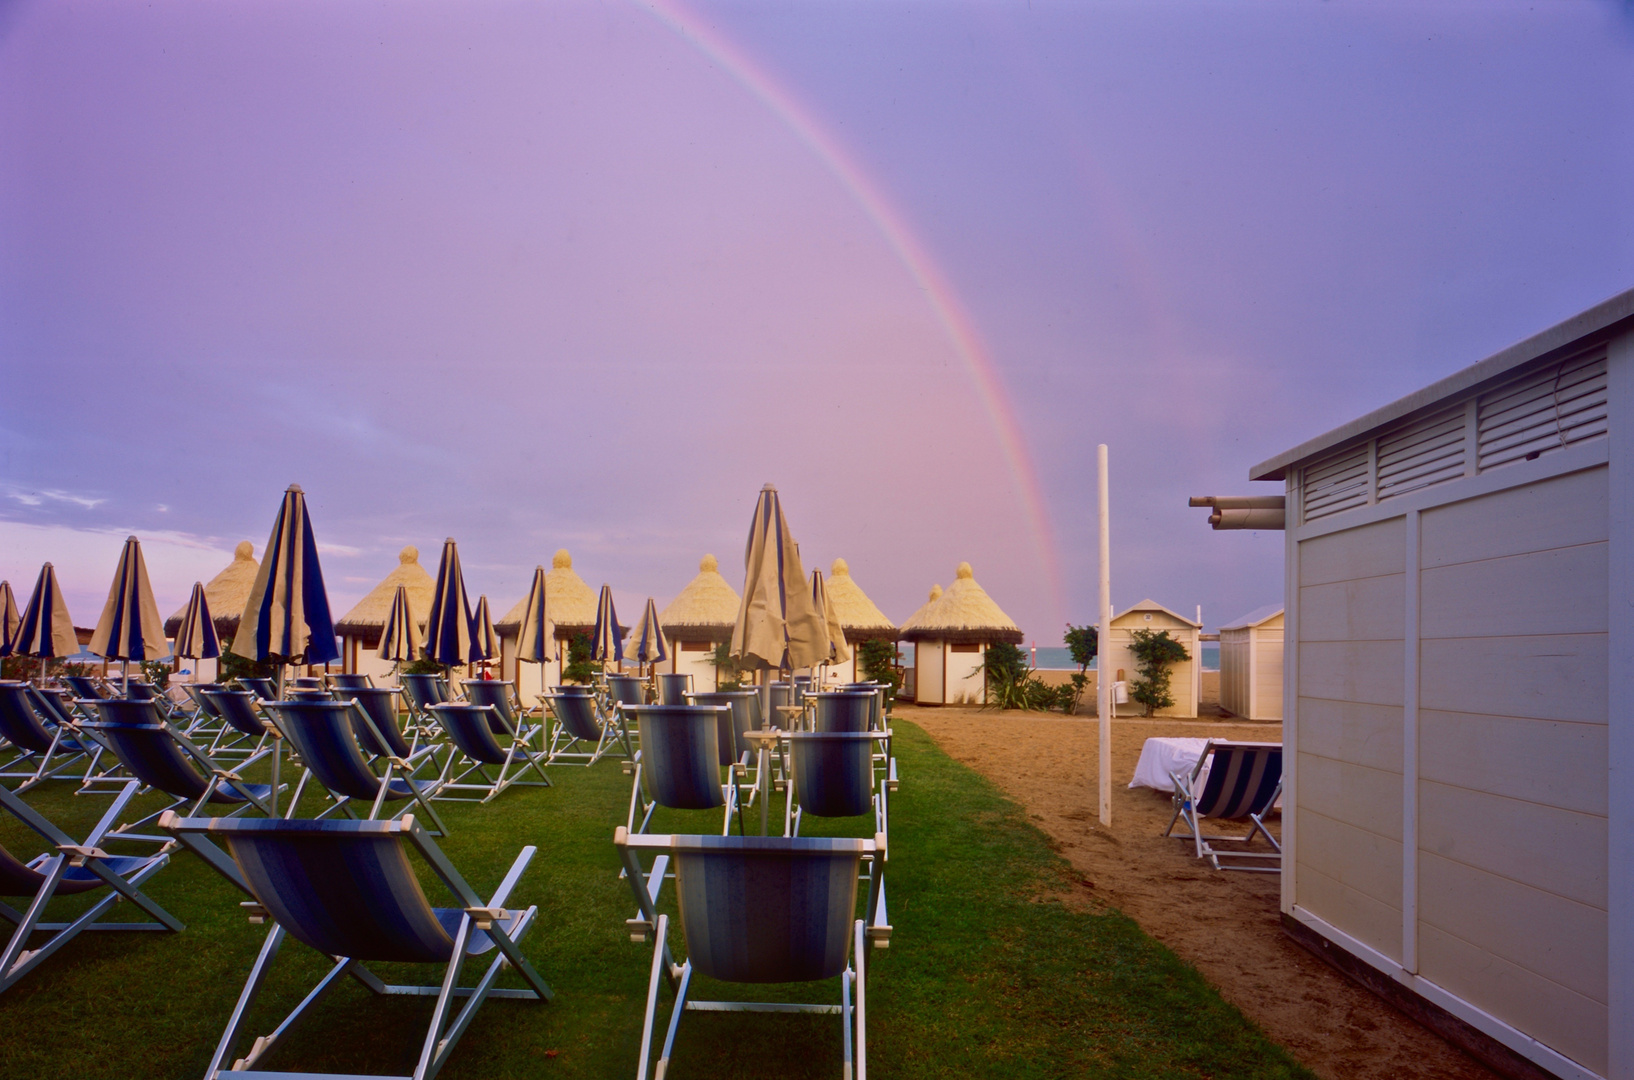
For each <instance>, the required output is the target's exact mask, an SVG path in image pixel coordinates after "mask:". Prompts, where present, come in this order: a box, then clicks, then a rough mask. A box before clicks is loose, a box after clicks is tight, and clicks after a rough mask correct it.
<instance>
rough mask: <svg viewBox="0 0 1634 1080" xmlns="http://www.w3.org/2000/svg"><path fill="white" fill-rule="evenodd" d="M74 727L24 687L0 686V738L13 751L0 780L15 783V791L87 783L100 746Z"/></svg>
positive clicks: (44, 699)
mask: <svg viewBox="0 0 1634 1080" xmlns="http://www.w3.org/2000/svg"><path fill="white" fill-rule="evenodd" d="M48 721H49V725H48V723H47V722H48ZM75 723H77V721H73V720H72V719H70V718H69V717H68V716H67V714H66V713H65V712H61V711H58V710H56V709H53V708H52V707H51V704H50V701H49V699H48V698H47V697H46V695H44V694H42V693H41V692H40V691H38V690H36V689H35V688H34V687H32V686H30V685H29V684H28V683H26V682H0V738H4V739H5V740H6V742H8V743H10V744H11V749H12V750H14V751H15V752H16V755H15V756H14V757H13V758H12V759H11V760H10V761H8V762H7V763H6V765H5V769H4V771H0V779H7V780H21V781H22V783H21V784H19V785H18V786H17V787H16V789H15V790H16V791H19V792H22V791H27V790H28V789H29V788H31V787H34V786H35V785H36V784H42V783H44V782H45V781H47V780H50V779H53V778H56V779H62V780H78V781H80V782H81V784H82V785H83V784H85V783H88V782H90V781H91V780H92V779H94V778H95V777H96V775H97V774H96V765H97V759H98V758H99V757H100V756H101V753H102V745H101V744H100V743H98V742H97V741H95V740H94V739H91V738H88V737H86V736H84V735H82V734H80V732H78V731H76V730H75V727H74V725H75ZM76 765H77V766H78V769H77V770H76V771H69V770H70V769H72V768H73V767H74V766H76Z"/></svg>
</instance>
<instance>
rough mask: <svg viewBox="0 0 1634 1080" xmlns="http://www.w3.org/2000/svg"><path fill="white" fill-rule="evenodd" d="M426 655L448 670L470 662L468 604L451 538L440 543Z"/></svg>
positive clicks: (458, 559)
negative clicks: (441, 547)
mask: <svg viewBox="0 0 1634 1080" xmlns="http://www.w3.org/2000/svg"><path fill="white" fill-rule="evenodd" d="M425 655H426V659H427V660H433V661H435V662H437V663H439V664H443V665H445V666H448V667H452V666H454V665H457V664H469V663H470V662H471V660H472V655H471V601H470V599H469V598H467V597H466V595H465V575H464V574H463V573H461V571H460V549H459V548H458V547H457V546H455V544H454V538H453V537H452V536H450V537H449V538H448V539H447V540H444V541H443V557H442V561H441V562H439V563H438V564H437V587H436V589H435V590H434V591H433V592H432V594H431V614H430V615H428V616H427V617H426V641H425Z"/></svg>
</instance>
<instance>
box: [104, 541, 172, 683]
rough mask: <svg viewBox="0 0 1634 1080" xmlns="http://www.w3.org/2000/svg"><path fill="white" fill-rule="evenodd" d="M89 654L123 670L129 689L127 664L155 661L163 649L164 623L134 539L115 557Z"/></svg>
mask: <svg viewBox="0 0 1634 1080" xmlns="http://www.w3.org/2000/svg"><path fill="white" fill-rule="evenodd" d="M90 651H91V652H94V653H96V654H97V655H98V656H101V657H105V658H107V659H109V660H119V661H122V662H123V663H124V666H125V685H126V687H127V688H128V687H129V685H130V662H131V661H132V660H135V661H137V662H138V663H140V662H141V661H143V660H158V659H159V658H160V657H162V656H164V655H165V653H166V652H167V651H169V650H168V649H166V647H165V621H164V620H163V619H162V618H160V617H159V605H158V604H156V603H154V602H153V586H152V585H151V584H149V582H148V567H147V562H146V561H145V560H144V559H143V558H142V544H141V541H139V540H137V539H136V537H134V536H128V537H126V538H125V549H124V550H123V551H122V552H120V553H119V565H118V567H116V568H115V569H114V574H113V584H112V585H110V586H108V602H107V603H105V604H103V605H102V617H101V618H100V619H98V620H97V622H96V630H95V631H94V632H93V633H92V634H91V644H90Z"/></svg>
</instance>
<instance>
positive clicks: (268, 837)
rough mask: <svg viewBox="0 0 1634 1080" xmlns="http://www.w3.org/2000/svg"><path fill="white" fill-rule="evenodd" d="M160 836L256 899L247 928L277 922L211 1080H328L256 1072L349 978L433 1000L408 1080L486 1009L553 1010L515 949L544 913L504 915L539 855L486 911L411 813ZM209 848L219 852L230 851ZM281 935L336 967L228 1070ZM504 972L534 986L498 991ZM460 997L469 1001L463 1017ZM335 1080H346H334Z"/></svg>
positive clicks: (193, 828)
mask: <svg viewBox="0 0 1634 1080" xmlns="http://www.w3.org/2000/svg"><path fill="white" fill-rule="evenodd" d="M160 826H161V827H162V828H163V829H164V830H165V831H166V832H168V833H170V834H171V835H173V836H175V837H176V838H177V839H178V840H180V841H181V842H182V843H183V844H185V845H186V846H187V848H188V849H189V850H190V851H192V852H194V853H195V854H197V855H198V856H199V857H200V858H202V859H203V860H204V861H205V862H206V863H208V864H209V865H210V866H211V867H212V868H214V869H215V870H216V871H217V872H218V873H220V874H221V875H222V876H223V877H225V878H226V879H227V880H228V881H230V882H232V884H233V885H235V886H237V887H238V888H239V889H242V890H243V891H244V892H245V893H247V894H248V895H249V897H250V901H251V902H250V903H249V904H247V905H245V907H246V908H247V909H248V911H249V913H250V921H251V922H254V923H263V922H269V921H270V922H271V923H272V928H271V929H270V930H269V931H268V933H267V939H266V942H265V943H264V944H263V945H262V947H261V952H260V955H258V956H257V957H256V960H255V965H254V966H253V967H252V968H251V969H250V974H249V978H248V979H247V980H245V983H244V989H243V992H242V993H240V994H239V996H238V1004H237V1005H236V1006H235V1007H234V1009H233V1011H232V1014H231V1017H230V1019H229V1020H228V1022H227V1029H226V1030H225V1031H224V1032H223V1033H222V1036H221V1040H220V1042H218V1043H217V1044H216V1050H215V1054H214V1055H213V1056H212V1057H211V1059H210V1066H209V1069H208V1070H207V1071H206V1072H205V1077H206V1080H235V1078H237V1077H240V1076H243V1077H261V1078H263V1080H266V1078H269V1077H274V1076H276V1077H282V1078H284V1080H296V1078H298V1077H303V1076H305V1077H313V1078H314V1080H315V1078H317V1077H319V1076H324V1075H330V1074H321V1073H294V1072H276V1073H269V1072H264V1071H260V1070H259V1069H258V1068H257V1066H258V1065H259V1064H260V1062H261V1061H262V1060H263V1059H265V1058H266V1057H267V1056H268V1055H270V1054H274V1053H276V1052H277V1051H278V1050H279V1048H281V1047H283V1046H284V1045H285V1043H286V1042H287V1041H288V1039H289V1036H290V1034H291V1032H292V1031H293V1030H294V1029H295V1028H296V1026H297V1023H298V1021H299V1020H300V1019H301V1018H302V1017H303V1016H304V1015H306V1013H307V1012H308V1010H310V1009H311V1008H312V1007H313V1006H314V1005H316V1004H317V1002H318V1001H319V1000H321V999H322V998H323V996H324V995H325V994H326V993H327V992H328V991H330V990H331V989H333V988H334V986H335V984H336V983H338V982H339V981H340V980H341V978H342V977H344V976H350V977H351V978H354V979H356V980H357V981H358V982H359V983H361V984H362V985H364V986H365V987H367V988H368V989H370V990H372V991H373V992H374V993H376V994H383V995H401V996H405V997H411V998H413V997H433V998H435V999H436V1004H435V1005H434V1006H433V1007H432V1010H431V1022H430V1025H429V1026H428V1028H427V1031H426V1037H425V1041H424V1042H423V1043H422V1045H421V1049H420V1056H419V1059H418V1062H417V1063H416V1065H415V1068H414V1072H413V1074H412V1076H413V1080H430V1078H431V1077H433V1076H435V1075H436V1074H437V1072H438V1070H440V1069H441V1068H442V1067H443V1065H444V1064H446V1063H447V1061H448V1057H449V1055H450V1054H451V1053H453V1051H454V1047H455V1045H456V1044H457V1043H458V1041H459V1038H460V1036H461V1035H462V1034H464V1032H465V1029H466V1027H467V1026H469V1024H470V1022H471V1020H472V1019H473V1018H474V1017H475V1015H476V1011H477V1009H479V1008H480V1007H481V1006H482V1003H483V1001H485V1000H486V999H488V998H490V997H498V998H517V999H522V1000H526V1001H549V1000H550V999H551V998H552V997H553V996H554V995H553V994H552V992H551V989H550V987H549V986H548V985H546V983H545V981H544V979H542V978H540V976H539V973H538V971H536V970H534V967H533V965H532V964H531V963H529V962H528V959H527V958H526V957H525V956H523V955H522V951H521V949H520V948H519V947H518V942H520V941H521V940H522V938H523V936H524V935H525V934H526V933H527V932H528V930H529V928H530V927H531V926H532V925H533V923H534V921H535V919H536V917H537V915H538V910H539V909H538V908H537V907H529V908H527V909H525V910H520V909H512V908H508V907H507V906H506V905H507V903H508V901H509V899H510V895H511V892H512V891H513V890H514V889H515V887H516V884H517V882H518V881H519V880H521V877H522V873H523V871H525V870H526V869H527V867H528V863H529V862H530V861H531V860H532V859H533V855H534V851H535V849H534V848H533V847H524V848H523V849H522V851H521V854H519V855H518V856H517V857H516V860H515V861H514V862H513V863H512V864H511V868H510V870H509V872H507V873H506V875H505V878H504V880H503V881H501V882H500V884H499V888H497V889H496V890H495V891H494V892H493V894H492V895H490V896H489V897H488V898H487V899H486V900H484V899H483V898H482V897H481V896H479V895H478V894H477V892H476V891H475V890H474V889H472V888H471V886H470V885H468V884H467V883H466V881H465V879H464V878H463V877H461V876H460V873H459V871H458V870H456V869H455V868H454V864H453V863H451V862H450V861H449V860H448V857H447V856H446V855H444V854H443V853H442V850H441V849H439V848H438V847H437V845H436V844H435V843H434V842H433V841H432V839H431V837H430V836H428V835H427V834H426V831H425V829H424V828H422V827H421V826H420V824H419V823H418V822H417V821H415V819H414V816H413V815H412V814H410V815H406V816H404V817H402V818H399V819H397V820H395V821H279V820H273V821H242V820H233V821H228V820H223V819H221V818H181V817H178V816H176V815H175V814H173V813H171V814H166V815H165V817H164V818H163V819H161V821H160ZM215 841H225V843H226V845H227V849H228V850H227V852H223V851H222V850H221V849H220V848H219V847H217V846H216V843H215ZM411 849H412V850H414V851H417V852H419V854H420V857H421V859H423V860H424V862H425V863H426V864H427V865H428V866H429V867H430V869H431V871H432V873H434V874H435V875H436V876H437V878H438V879H440V880H441V881H442V883H443V885H444V886H445V887H446V888H447V889H448V891H449V893H451V894H452V896H453V899H454V904H453V906H451V907H432V906H431V904H430V902H429V901H428V900H427V898H426V894H425V892H424V891H423V890H422V889H421V887H420V882H419V879H418V877H417V876H416V874H415V870H414V862H413V860H411V858H410V855H409V853H410V850H411ZM229 853H230V856H229ZM286 936H288V937H293V938H294V939H295V940H297V941H299V942H301V943H302V944H305V945H308V946H310V947H312V948H313V949H316V950H317V951H318V952H320V953H322V954H323V955H324V956H326V957H328V958H329V960H330V962H331V963H332V965H333V966H331V967H330V968H329V971H328V973H327V974H325V975H324V977H323V978H322V979H320V980H319V982H318V984H317V986H316V987H314V988H313V990H312V991H311V992H310V993H308V994H307V995H306V996H305V997H303V998H302V999H301V1001H300V1003H299V1004H298V1005H296V1006H295V1009H294V1011H293V1012H291V1013H290V1014H289V1015H288V1016H287V1017H285V1018H284V1020H283V1021H282V1022H281V1023H280V1024H279V1025H278V1026H277V1028H275V1029H274V1030H273V1032H272V1034H270V1035H266V1036H262V1037H259V1038H257V1039H255V1040H254V1042H253V1043H252V1045H251V1047H250V1050H249V1052H248V1053H247V1054H246V1055H245V1056H244V1057H242V1058H238V1059H237V1060H234V1059H233V1052H234V1048H235V1047H236V1046H237V1045H238V1043H239V1042H240V1040H241V1039H242V1037H243V1035H244V1034H245V1026H246V1023H247V1021H248V1020H249V1018H250V1015H251V1013H252V1012H254V1008H253V1007H254V1005H255V1000H256V997H257V995H258V994H259V993H260V991H261V988H262V985H263V984H264V983H265V982H266V981H267V974H268V972H269V971H270V969H271V967H272V964H273V962H274V961H275V960H276V959H277V957H278V952H279V949H280V948H281V947H282V946H283V943H284V939H285V937H286ZM496 947H497V948H498V950H499V953H498V955H497V956H495V957H494V959H493V962H492V963H490V964H489V965H488V968H487V970H486V971H485V972H484V973H483V975H482V977H481V978H480V979H478V980H477V981H476V984H475V985H474V986H472V987H470V988H463V987H461V986H460V975H461V972H462V969H463V968H464V966H465V962H466V961H467V960H468V959H470V958H473V957H479V956H483V955H485V954H487V953H488V952H490V951H492V950H494V949H495V948H496ZM371 963H408V964H430V965H437V966H438V967H439V968H440V969H441V975H442V977H441V980H440V983H438V984H433V985H428V986H400V985H392V984H388V983H386V982H385V981H383V980H382V979H381V978H380V977H379V976H377V975H376V974H375V973H374V972H372V971H370V970H369V968H368V965H369V964H371ZM507 967H509V968H511V969H513V970H515V971H516V972H517V974H519V975H520V976H521V977H522V980H523V982H524V983H526V984H527V985H526V986H525V987H523V988H520V989H515V990H511V989H495V988H494V981H495V980H496V979H497V978H498V977H499V975H500V972H501V971H503V970H505V969H506V968H507ZM460 997H465V998H466V1002H465V1006H464V1008H461V1009H458V1011H457V1014H456V1006H457V999H458V998H460ZM330 1080H338V1078H336V1077H333V1076H332V1075H330ZM399 1080H408V1078H406V1077H405V1078H399Z"/></svg>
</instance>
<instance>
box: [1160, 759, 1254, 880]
mask: <svg viewBox="0 0 1634 1080" xmlns="http://www.w3.org/2000/svg"><path fill="white" fill-rule="evenodd" d="M1205 772H1206V775H1205ZM1170 779H1171V780H1172V781H1173V782H1174V816H1173V817H1171V818H1170V819H1169V827H1168V828H1167V829H1165V830H1164V833H1163V835H1164V836H1175V837H1179V838H1180V839H1183V840H1190V841H1192V843H1193V846H1194V847H1195V849H1196V853H1197V857H1198V858H1200V859H1203V858H1206V859H1208V860H1209V861H1210V862H1211V863H1212V864H1213V866H1214V868H1215V869H1216V870H1256V871H1262V872H1265V873H1276V872H1278V871H1279V870H1280V868H1281V862H1282V847H1281V845H1280V844H1278V843H1277V840H1276V838H1275V837H1274V836H1272V835H1271V833H1270V831H1269V830H1267V829H1266V827H1265V822H1264V817H1265V815H1266V814H1267V813H1268V812H1269V811H1270V810H1271V808H1272V807H1273V806H1275V805H1276V801H1277V798H1278V797H1279V796H1280V795H1281V794H1282V746H1281V744H1279V743H1237V742H1217V741H1215V740H1213V739H1211V740H1209V741H1208V742H1207V743H1205V744H1204V746H1203V752H1202V754H1201V755H1200V756H1199V757H1198V759H1197V764H1196V765H1194V766H1193V767H1192V769H1191V770H1190V771H1189V772H1183V773H1171V774H1170ZM1204 818H1217V819H1219V820H1222V821H1237V820H1243V819H1246V820H1248V821H1250V822H1251V823H1252V828H1250V829H1249V830H1248V833H1247V834H1246V835H1244V836H1228V835H1223V834H1212V835H1211V834H1205V833H1204V832H1203V824H1202V822H1203V819H1204ZM1182 820H1183V821H1184V822H1185V823H1186V827H1187V831H1185V832H1176V831H1175V825H1176V824H1177V823H1178V822H1180V821H1182ZM1256 835H1260V836H1264V837H1265V839H1266V840H1267V841H1269V842H1270V845H1271V847H1272V848H1273V851H1272V852H1270V853H1259V852H1252V851H1246V850H1242V849H1240V848H1236V849H1219V848H1216V847H1215V846H1214V845H1215V844H1217V843H1231V844H1241V845H1246V844H1248V843H1250V842H1252V841H1253V839H1254V838H1255V836H1256ZM1222 860H1224V861H1222Z"/></svg>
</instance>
